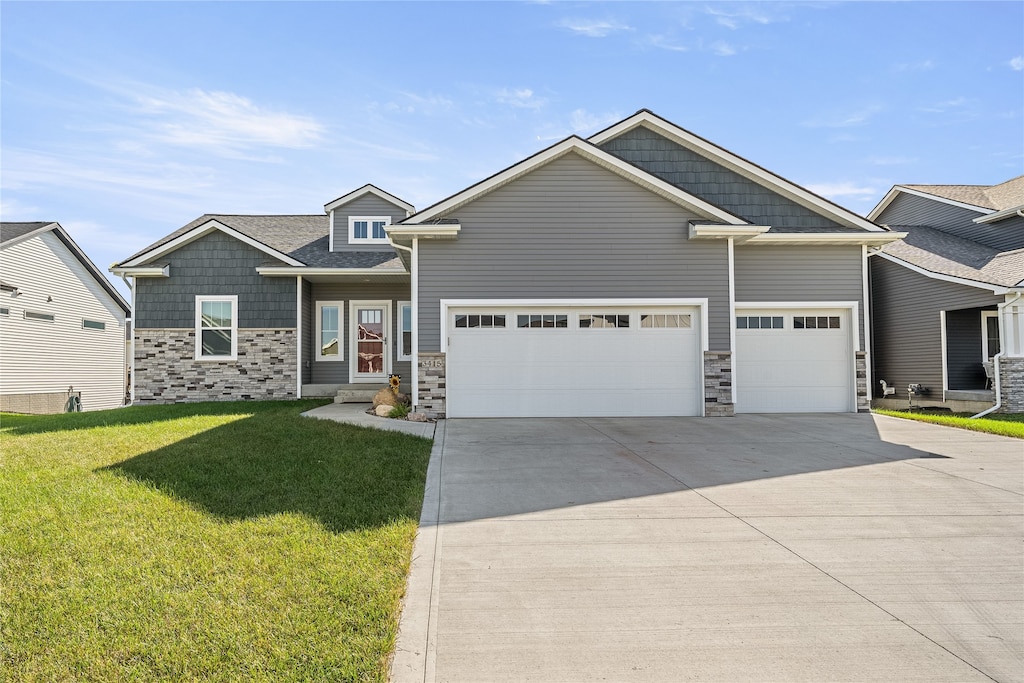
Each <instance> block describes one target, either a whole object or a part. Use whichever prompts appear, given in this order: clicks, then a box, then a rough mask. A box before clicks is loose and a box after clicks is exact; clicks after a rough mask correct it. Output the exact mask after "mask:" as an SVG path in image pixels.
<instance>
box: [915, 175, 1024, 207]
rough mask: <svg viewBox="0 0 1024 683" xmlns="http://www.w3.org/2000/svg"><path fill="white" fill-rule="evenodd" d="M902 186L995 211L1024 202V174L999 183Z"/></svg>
mask: <svg viewBox="0 0 1024 683" xmlns="http://www.w3.org/2000/svg"><path fill="white" fill-rule="evenodd" d="M902 187H906V188H908V189H911V190H917V191H918V192H924V193H926V194H932V195H935V196H936V197H942V198H944V199H952V200H953V201H955V202H963V203H965V204H971V205H973V206H980V207H981V208H983V209H992V210H993V211H1003V210H1004V209H1012V208H1014V207H1016V206H1021V205H1022V204H1024V175H1022V176H1017V177H1016V178H1013V179H1011V180H1007V181H1006V182H1004V183H999V184H998V185H903V186H902Z"/></svg>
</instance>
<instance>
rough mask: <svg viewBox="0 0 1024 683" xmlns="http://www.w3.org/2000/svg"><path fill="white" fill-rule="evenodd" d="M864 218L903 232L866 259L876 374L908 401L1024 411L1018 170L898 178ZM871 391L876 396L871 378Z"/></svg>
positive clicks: (1023, 239) (1023, 237) (1023, 265)
mask: <svg viewBox="0 0 1024 683" xmlns="http://www.w3.org/2000/svg"><path fill="white" fill-rule="evenodd" d="M868 217H869V218H871V219H872V220H874V221H876V222H878V223H882V224H885V225H887V226H890V227H892V228H893V229H894V230H899V231H903V232H906V233H907V236H906V238H904V239H902V240H899V241H897V242H893V243H891V244H889V245H886V246H885V247H884V248H883V249H881V250H880V251H878V252H877V253H875V254H874V255H873V257H872V258H871V295H872V311H873V315H872V317H873V327H874V363H875V364H874V375H875V378H876V380H878V381H880V380H884V381H886V382H887V383H889V384H891V385H892V386H893V387H894V388H895V390H896V393H895V394H894V395H893V396H892V397H891V398H890V400H889V401H886V403H887V404H889V405H901V406H905V405H907V403H908V400H909V397H908V395H907V387H908V385H909V384H911V383H915V384H921V385H923V386H924V388H925V393H924V394H923V395H921V396H915V397H914V403H915V405H916V404H921V405H925V406H928V405H935V406H939V405H941V406H946V407H950V408H953V409H955V410H970V411H975V410H979V411H980V410H984V409H987V408H989V407H991V406H992V405H993V404H994V403H995V401H996V390H997V389H998V390H1000V391H1001V401H1000V407H1001V408H1002V409H1004V410H1010V411H1013V412H1021V411H1024V300H1022V297H1021V295H1022V294H1024V176H1019V177H1017V178H1014V179H1012V180H1008V181H1006V182H1004V183H1000V184H998V185H991V186H989V185H897V186H895V187H893V188H892V189H891V190H890V191H889V193H888V194H886V196H885V198H884V199H882V201H881V202H880V203H879V204H878V206H876V207H875V208H874V209H873V210H872V211H871V213H870V214H868ZM875 396H877V397H881V396H882V392H881V385H880V384H879V383H878V382H877V381H876V384H875Z"/></svg>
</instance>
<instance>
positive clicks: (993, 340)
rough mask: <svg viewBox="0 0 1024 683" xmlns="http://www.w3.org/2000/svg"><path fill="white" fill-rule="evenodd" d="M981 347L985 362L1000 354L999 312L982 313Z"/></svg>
mask: <svg viewBox="0 0 1024 683" xmlns="http://www.w3.org/2000/svg"><path fill="white" fill-rule="evenodd" d="M981 345H982V354H983V356H984V358H982V359H981V360H982V361H983V362H985V361H990V360H992V357H993V356H995V355H996V354H997V353H999V311H982V312H981Z"/></svg>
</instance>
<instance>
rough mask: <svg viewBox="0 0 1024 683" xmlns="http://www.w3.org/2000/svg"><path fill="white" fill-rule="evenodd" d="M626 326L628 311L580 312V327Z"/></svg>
mask: <svg viewBox="0 0 1024 683" xmlns="http://www.w3.org/2000/svg"><path fill="white" fill-rule="evenodd" d="M628 327H629V314H628V313H580V329H591V330H594V329H621V328H628Z"/></svg>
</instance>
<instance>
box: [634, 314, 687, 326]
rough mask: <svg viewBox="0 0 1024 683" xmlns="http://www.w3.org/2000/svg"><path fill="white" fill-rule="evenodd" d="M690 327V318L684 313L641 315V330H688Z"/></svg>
mask: <svg viewBox="0 0 1024 683" xmlns="http://www.w3.org/2000/svg"><path fill="white" fill-rule="evenodd" d="M691 325H692V322H691V320H690V316H689V315H688V314H686V313H641V314H640V327H643V328H649V329H651V328H653V329H661V328H673V329H680V328H684V329H689V327H690V326H691Z"/></svg>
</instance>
